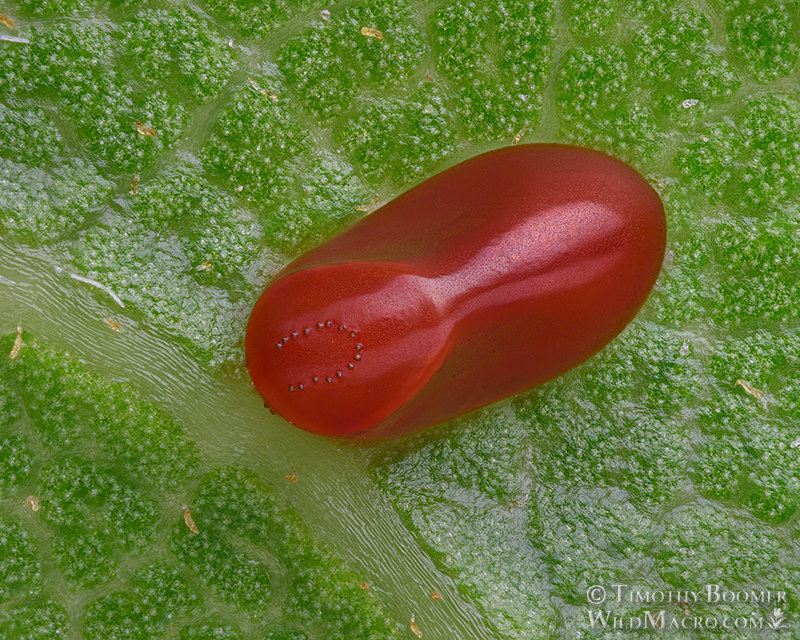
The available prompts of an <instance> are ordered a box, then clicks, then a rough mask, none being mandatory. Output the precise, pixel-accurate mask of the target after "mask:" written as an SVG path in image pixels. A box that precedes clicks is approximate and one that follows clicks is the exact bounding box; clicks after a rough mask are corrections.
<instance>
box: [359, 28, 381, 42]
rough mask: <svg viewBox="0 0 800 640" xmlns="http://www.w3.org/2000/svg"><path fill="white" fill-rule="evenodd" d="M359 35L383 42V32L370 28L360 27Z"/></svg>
mask: <svg viewBox="0 0 800 640" xmlns="http://www.w3.org/2000/svg"><path fill="white" fill-rule="evenodd" d="M361 35H362V36H365V37H367V38H376V39H378V40H383V32H381V31H378V30H377V29H373V28H372V27H361Z"/></svg>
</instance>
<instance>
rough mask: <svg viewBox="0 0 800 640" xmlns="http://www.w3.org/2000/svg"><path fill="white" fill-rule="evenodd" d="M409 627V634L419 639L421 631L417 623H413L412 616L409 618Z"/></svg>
mask: <svg viewBox="0 0 800 640" xmlns="http://www.w3.org/2000/svg"><path fill="white" fill-rule="evenodd" d="M409 626H410V627H411V632H412V633H413V634H414V635H415V636H417V638H421V637H422V631H421V630H420V628H419V627H418V626H417V623H416V622H414V616H411V624H410V625H409Z"/></svg>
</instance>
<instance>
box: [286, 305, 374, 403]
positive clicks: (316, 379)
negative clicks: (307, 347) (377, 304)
mask: <svg viewBox="0 0 800 640" xmlns="http://www.w3.org/2000/svg"><path fill="white" fill-rule="evenodd" d="M334 324H335V323H334V322H333V320H327V321H325V322H317V329H323V328H325V327H328V328H330V327H332V326H333V325H334ZM337 328H338V330H339V331H344V330H345V329H346V328H347V327H345V326H344V325H343V324H340V325H339V326H338V327H337ZM309 333H311V327H306V328H305V329H303V335H306V336H307V335H308V334H309ZM297 336H298V333H297V331H292V332H291V333H290V334H289V335H288V336H283V338H281V340H280V342H276V343H275V347H276V348H277V349H279V350H280V349H283V345H285V344H287V343H288V342H289V339H290V337H291V338H297ZM350 337H351V338H353V339H354V340H355V339H356V338H357V337H358V333H357V332H356V331H351V332H350ZM363 348H364V345H363V344H362V343H360V342H358V343H356V351H361V350H362V349H363ZM353 360H355V361H356V362H358V361H359V360H361V354H360V353H357V354H355V356H353ZM355 367H356V365H355V364H354V363H352V362H349V363H348V364H347V368H348V369H350V370H352V369H355ZM336 377H337V378H343V377H344V371H342V370H341V369H340V370H339V371H337V372H336ZM311 381H312V382H314V383H317V382H319V381H320V378H319V376H314V377H313V378H311ZM325 382H327V383H328V384H331V383H333V377H332V376H326V377H325ZM305 388H306V386H305V385H304V384H303V383H302V382H301V383H299V384H297V385H296V386H295V385H293V384H290V385H289V391H291V392H292V393H294V392H295V391H303V389H305Z"/></svg>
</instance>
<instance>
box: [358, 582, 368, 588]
mask: <svg viewBox="0 0 800 640" xmlns="http://www.w3.org/2000/svg"><path fill="white" fill-rule="evenodd" d="M358 586H359V587H361V588H362V589H369V588H370V584H369V582H362V583H360V584H359V585H358Z"/></svg>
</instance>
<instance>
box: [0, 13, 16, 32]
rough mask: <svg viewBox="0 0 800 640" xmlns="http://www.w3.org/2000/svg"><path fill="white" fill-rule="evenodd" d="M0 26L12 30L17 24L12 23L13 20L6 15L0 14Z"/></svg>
mask: <svg viewBox="0 0 800 640" xmlns="http://www.w3.org/2000/svg"><path fill="white" fill-rule="evenodd" d="M0 24H4V25H5V26H7V27H8V28H9V29H13V28H14V27H16V26H17V23H16V22H14V18H12V17H11V16H10V15H8V14H7V13H0Z"/></svg>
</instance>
